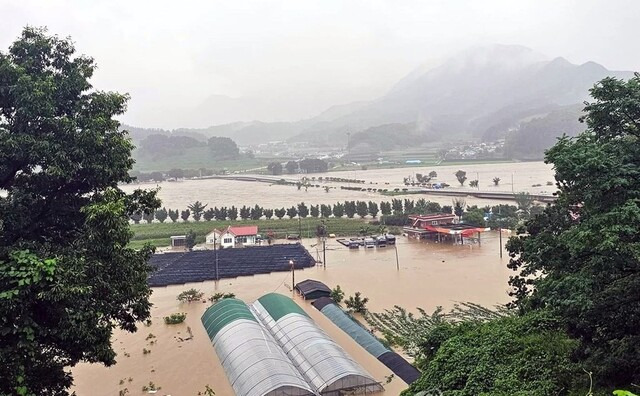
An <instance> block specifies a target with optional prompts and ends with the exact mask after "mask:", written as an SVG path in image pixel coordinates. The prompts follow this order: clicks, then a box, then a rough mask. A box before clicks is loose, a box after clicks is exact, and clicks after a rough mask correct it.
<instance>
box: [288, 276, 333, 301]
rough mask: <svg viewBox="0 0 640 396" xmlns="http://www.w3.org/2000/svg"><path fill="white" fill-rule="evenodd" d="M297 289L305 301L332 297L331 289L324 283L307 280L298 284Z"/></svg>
mask: <svg viewBox="0 0 640 396" xmlns="http://www.w3.org/2000/svg"><path fill="white" fill-rule="evenodd" d="M295 289H296V290H297V291H298V293H300V295H301V296H302V297H303V298H304V299H305V300H315V299H317V298H320V297H331V289H329V287H328V286H327V285H325V284H324V283H322V282H319V281H317V280H313V279H307V280H305V281H302V282H300V283H297V284H296V286H295Z"/></svg>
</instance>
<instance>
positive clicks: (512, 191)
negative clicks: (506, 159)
mask: <svg viewBox="0 0 640 396" xmlns="http://www.w3.org/2000/svg"><path fill="white" fill-rule="evenodd" d="M511 194H513V195H516V192H515V189H514V187H513V172H511Z"/></svg>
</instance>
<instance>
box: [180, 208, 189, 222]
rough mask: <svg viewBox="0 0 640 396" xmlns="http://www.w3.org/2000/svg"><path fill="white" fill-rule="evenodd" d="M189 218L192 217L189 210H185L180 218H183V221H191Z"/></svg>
mask: <svg viewBox="0 0 640 396" xmlns="http://www.w3.org/2000/svg"><path fill="white" fill-rule="evenodd" d="M189 216H191V212H190V211H189V209H187V210H183V211H182V212H180V217H181V218H182V221H185V222H186V221H189Z"/></svg>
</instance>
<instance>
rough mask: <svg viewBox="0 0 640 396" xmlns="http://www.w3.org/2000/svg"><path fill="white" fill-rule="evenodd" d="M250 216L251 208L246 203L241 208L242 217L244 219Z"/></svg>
mask: <svg viewBox="0 0 640 396" xmlns="http://www.w3.org/2000/svg"><path fill="white" fill-rule="evenodd" d="M249 217H251V208H249V207H247V206H246V205H242V207H241V208H240V218H241V219H242V220H246V219H248V218H249Z"/></svg>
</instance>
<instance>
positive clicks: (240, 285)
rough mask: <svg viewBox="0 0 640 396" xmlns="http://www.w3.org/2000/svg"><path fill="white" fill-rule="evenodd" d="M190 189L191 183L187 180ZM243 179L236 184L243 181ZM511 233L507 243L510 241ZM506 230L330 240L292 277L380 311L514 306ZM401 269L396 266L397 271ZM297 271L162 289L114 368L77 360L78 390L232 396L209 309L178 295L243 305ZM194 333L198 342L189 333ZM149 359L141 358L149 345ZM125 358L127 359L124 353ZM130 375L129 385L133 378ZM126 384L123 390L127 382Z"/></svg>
mask: <svg viewBox="0 0 640 396" xmlns="http://www.w3.org/2000/svg"><path fill="white" fill-rule="evenodd" d="M185 183H186V182H185ZM238 183H239V182H238ZM506 237H507V236H506V235H504V237H503V242H506ZM303 242H304V244H305V245H306V246H307V248H308V249H309V251H310V252H311V254H312V255H313V256H314V257H318V258H320V259H321V258H322V251H321V250H319V248H320V247H321V244H319V243H318V241H317V240H315V239H308V240H304V241H303ZM499 252H500V246H499V234H498V233H497V232H488V233H485V234H483V236H482V245H481V246H479V245H477V244H476V245H451V244H444V243H442V244H437V243H433V242H425V241H416V240H409V239H407V238H406V237H399V238H398V243H397V257H398V261H396V249H394V247H393V246H387V247H385V248H374V249H364V248H360V249H358V250H349V249H347V248H345V247H343V246H342V245H340V244H338V243H337V242H336V241H335V240H329V241H328V243H327V248H326V268H324V267H323V266H322V265H318V266H316V267H314V268H307V269H304V270H298V271H296V272H295V274H293V275H295V282H300V281H302V280H305V279H316V280H320V281H322V282H324V283H326V284H327V285H328V286H329V287H331V288H333V287H335V286H336V285H338V284H339V285H340V286H341V287H342V289H343V290H344V291H345V293H346V295H347V296H349V295H353V294H354V293H355V292H356V291H360V292H362V294H363V296H366V297H368V298H369V299H370V301H369V303H368V308H369V310H371V311H374V312H379V311H382V310H384V309H386V308H392V307H393V306H394V305H400V306H403V307H405V308H407V309H409V310H410V311H415V308H416V307H421V308H424V309H425V310H427V312H432V311H433V310H434V309H435V308H436V307H437V306H443V307H444V308H445V309H448V308H451V307H452V306H453V304H455V303H456V302H463V301H471V302H475V303H479V304H482V305H485V306H489V307H491V306H493V305H495V304H503V303H506V302H508V301H509V297H508V295H507V292H508V285H507V280H508V277H509V275H511V271H510V270H508V269H507V268H506V263H507V262H508V256H507V255H506V254H504V257H503V258H500V257H499ZM397 265H398V267H399V268H397V267H396V266H397ZM292 284H293V281H292V273H290V272H284V273H283V272H278V273H273V274H265V275H257V276H252V277H242V278H235V279H226V280H221V281H220V282H213V281H210V282H202V283H191V284H186V285H174V286H168V287H162V288H155V289H154V292H153V295H152V296H151V301H152V302H153V304H154V305H153V309H152V319H153V324H152V325H151V326H150V327H145V326H141V327H140V329H139V331H138V332H137V333H135V334H129V333H123V332H121V331H116V332H115V334H114V341H113V343H114V347H115V349H116V351H117V353H118V363H117V364H116V365H114V366H113V367H110V368H105V367H103V366H100V365H90V364H80V365H78V366H77V367H75V368H74V369H73V373H74V375H75V383H76V386H75V389H74V390H75V391H76V392H77V394H78V395H79V396H83V395H92V396H102V395H104V396H107V395H117V394H118V392H119V391H120V390H123V389H124V388H128V390H129V394H131V395H136V394H142V386H143V385H146V384H148V383H149V382H150V381H151V382H153V383H154V384H156V385H157V386H160V387H161V390H160V391H159V392H158V393H157V395H173V396H177V395H180V396H182V395H188V396H195V395H197V393H198V392H199V391H204V389H205V385H207V384H208V385H210V386H211V387H212V388H213V389H214V390H215V392H216V395H218V396H220V395H223V396H226V395H233V391H232V388H231V386H230V384H229V382H228V380H227V378H226V375H225V374H224V371H223V369H222V366H221V365H220V362H219V360H218V358H217V356H216V354H215V350H214V348H213V346H212V345H211V343H210V341H209V338H208V336H207V334H206V332H205V330H204V327H203V326H202V324H201V322H200V316H201V315H202V313H203V312H204V310H205V309H206V307H207V306H208V305H209V303H208V302H207V303H206V304H205V303H191V304H179V303H178V301H176V296H177V295H178V294H179V293H180V292H181V291H183V290H186V289H189V288H191V287H195V288H197V289H200V290H201V291H203V292H204V293H205V296H207V297H208V296H210V295H212V294H213V293H214V292H215V291H220V292H231V293H235V294H236V296H237V297H238V298H240V299H242V300H244V301H246V302H253V301H254V300H256V299H257V298H258V297H260V296H262V295H264V294H266V293H270V292H279V293H282V294H285V295H288V296H291V295H292V292H291V285H292ZM296 301H297V302H298V303H299V304H300V305H301V306H302V307H303V308H304V309H305V310H306V311H307V312H308V313H309V315H310V316H311V317H312V318H313V319H314V320H315V321H316V322H317V323H318V324H319V325H320V327H321V328H323V329H324V330H325V331H326V332H327V333H328V334H329V335H330V336H331V337H333V338H334V339H335V340H336V342H338V343H339V344H340V345H341V346H342V347H343V348H344V349H345V350H347V352H348V353H349V354H351V355H352V356H353V357H354V358H355V359H356V360H357V361H358V362H359V363H360V364H361V365H362V366H363V367H364V368H365V369H366V370H367V371H368V372H369V373H370V374H372V375H373V376H374V378H376V379H378V380H380V381H382V382H383V383H384V380H385V376H388V375H390V374H391V371H390V370H389V369H387V368H386V367H385V366H384V365H382V363H380V362H379V361H378V360H377V359H375V358H374V357H373V356H371V355H370V354H368V353H367V352H366V351H365V350H364V349H363V348H362V347H360V346H359V345H358V344H356V343H355V341H353V340H352V339H351V338H350V337H349V336H348V335H346V333H344V332H342V330H340V329H339V328H337V327H336V326H335V325H333V323H331V322H330V321H329V320H328V319H326V318H325V317H324V316H323V315H322V314H321V313H320V312H319V311H317V310H315V308H313V307H312V306H311V305H310V304H309V303H308V302H305V301H303V300H301V299H300V298H298V297H296ZM174 312H186V313H187V320H186V321H185V323H183V324H180V325H174V326H167V325H165V324H164V323H163V321H162V318H163V317H164V316H166V315H168V314H171V313H174ZM187 327H190V329H191V331H192V333H193V339H191V340H187V341H180V338H182V339H184V338H187V337H188V334H187V333H188V332H187ZM149 333H152V334H153V335H154V336H155V337H156V338H154V339H152V340H157V342H156V343H155V344H154V345H150V341H151V340H146V337H147V336H148V335H149ZM144 348H146V349H149V350H150V351H151V353H148V354H146V355H145V354H143V349H144ZM125 352H126V353H127V354H129V357H126V356H125ZM129 378H131V382H129V380H128V379H129ZM121 380H122V381H123V383H122V384H120V381H121ZM385 388H386V391H385V393H384V395H389V396H391V395H394V396H395V395H398V394H399V393H400V391H401V390H403V389H405V388H406V384H405V383H404V382H402V380H400V379H399V378H394V379H393V380H392V382H391V383H390V384H387V385H385Z"/></svg>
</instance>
